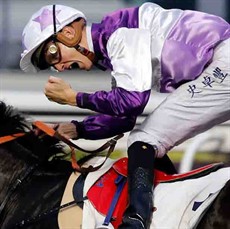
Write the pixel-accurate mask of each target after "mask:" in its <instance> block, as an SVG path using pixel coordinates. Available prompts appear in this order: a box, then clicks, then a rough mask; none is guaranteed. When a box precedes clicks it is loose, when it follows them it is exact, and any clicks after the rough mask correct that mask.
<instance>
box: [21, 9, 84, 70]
mask: <svg viewBox="0 0 230 229" xmlns="http://www.w3.org/2000/svg"><path fill="white" fill-rule="evenodd" d="M54 15H55V19H56V21H55V24H56V32H58V31H60V30H61V29H62V28H63V27H65V26H66V25H68V24H70V23H71V22H73V21H74V20H76V19H78V18H84V19H85V20H86V17H85V15H84V14H83V13H82V12H81V11H79V10H76V9H74V8H71V7H68V6H63V5H55V14H54V13H53V5H47V6H44V7H42V8H41V9H40V10H38V11H37V12H36V13H34V14H33V15H32V17H31V18H30V20H29V22H28V23H27V25H26V26H25V28H24V30H23V33H22V45H23V50H24V51H23V53H22V54H21V60H20V68H21V69H22V70H23V71H25V72H37V71H38V70H39V69H38V68H37V67H36V66H34V65H33V63H32V60H31V58H32V55H33V53H34V52H35V51H36V50H37V48H38V47H39V46H40V45H41V44H42V43H43V42H44V41H45V40H47V39H48V38H49V37H51V36H52V35H53V34H54V21H53V16H54Z"/></svg>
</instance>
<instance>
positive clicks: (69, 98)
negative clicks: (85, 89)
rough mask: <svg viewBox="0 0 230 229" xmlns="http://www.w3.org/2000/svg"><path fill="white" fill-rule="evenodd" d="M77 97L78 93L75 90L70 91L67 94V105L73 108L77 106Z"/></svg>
mask: <svg viewBox="0 0 230 229" xmlns="http://www.w3.org/2000/svg"><path fill="white" fill-rule="evenodd" d="M76 96H77V93H76V92H75V91H74V90H70V91H69V92H68V93H67V101H68V102H67V103H68V104H69V105H71V106H77V101H76Z"/></svg>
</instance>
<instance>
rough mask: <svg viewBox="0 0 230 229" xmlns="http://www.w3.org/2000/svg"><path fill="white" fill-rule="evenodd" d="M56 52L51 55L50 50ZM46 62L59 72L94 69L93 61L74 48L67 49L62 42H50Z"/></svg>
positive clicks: (47, 46) (46, 49) (46, 48)
mask: <svg viewBox="0 0 230 229" xmlns="http://www.w3.org/2000/svg"><path fill="white" fill-rule="evenodd" d="M55 47H56V52H55V53H54V54H51V53H50V51H49V50H52V48H53V49H55ZM45 60H46V62H47V63H48V64H49V65H50V66H53V67H54V68H55V69H57V70H58V71H60V72H61V71H64V70H71V69H74V68H80V69H84V70H90V69H91V68H92V65H93V63H92V61H90V60H89V59H88V58H87V57H86V56H84V55H83V54H81V53H80V52H78V51H77V50H76V49H75V48H73V47H67V46H65V45H64V44H62V43H60V42H55V43H53V42H52V41H51V42H49V43H48V44H47V45H46V47H45Z"/></svg>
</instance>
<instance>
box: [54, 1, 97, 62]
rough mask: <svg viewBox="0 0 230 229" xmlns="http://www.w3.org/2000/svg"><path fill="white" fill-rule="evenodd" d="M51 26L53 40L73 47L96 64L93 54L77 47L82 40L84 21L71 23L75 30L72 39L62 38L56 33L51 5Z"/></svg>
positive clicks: (60, 34)
mask: <svg viewBox="0 0 230 229" xmlns="http://www.w3.org/2000/svg"><path fill="white" fill-rule="evenodd" d="M53 24H54V35H53V37H54V39H57V40H58V41H59V42H61V43H63V44H64V45H66V46H68V47H74V48H75V49H76V50H77V51H78V52H80V53H81V54H82V55H84V56H86V57H87V58H88V59H89V60H90V61H92V62H93V63H95V62H96V60H95V59H96V58H95V54H94V53H93V52H91V51H89V50H88V49H86V48H84V47H82V46H80V45H79V43H80V41H81V38H82V29H83V28H84V26H85V20H84V19H83V18H82V19H80V20H79V21H78V22H76V23H73V27H74V29H75V34H74V37H73V38H72V39H69V38H68V37H66V36H64V34H62V33H60V32H57V31H56V15H55V5H53Z"/></svg>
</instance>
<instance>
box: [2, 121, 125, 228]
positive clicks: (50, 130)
mask: <svg viewBox="0 0 230 229" xmlns="http://www.w3.org/2000/svg"><path fill="white" fill-rule="evenodd" d="M33 126H35V127H36V128H38V129H40V130H41V131H43V132H44V133H45V134H47V135H49V136H51V137H54V138H56V139H58V140H59V141H62V142H64V143H66V144H67V145H68V146H69V147H70V149H71V159H72V167H73V169H74V170H75V171H77V172H80V173H85V174H87V173H89V172H93V171H96V170H98V169H99V168H101V167H102V166H103V164H104V163H105V162H106V160H107V159H108V157H109V156H110V154H111V153H112V152H113V150H114V148H115V145H116V143H117V140H118V139H120V138H121V137H123V136H124V135H123V134H121V135H117V136H116V137H114V138H112V139H110V140H109V141H107V142H106V143H105V144H103V145H102V146H101V147H99V148H98V149H96V150H85V149H83V148H81V147H79V146H77V145H76V144H75V143H73V142H72V141H70V140H69V139H67V138H65V137H63V136H62V135H60V134H59V133H58V132H57V131H55V130H54V129H53V128H51V127H49V126H47V125H46V124H45V123H43V122H41V121H35V122H33ZM25 135H26V133H24V132H23V133H16V134H12V135H7V136H3V137H0V144H3V143H6V142H9V141H13V140H15V139H17V138H20V137H23V136H25ZM107 148H108V152H107V155H106V157H105V160H104V161H103V162H102V163H101V164H100V165H98V166H95V167H93V166H92V165H90V166H88V167H81V166H80V165H79V164H78V163H77V161H76V156H75V152H74V149H78V150H80V151H83V152H86V153H90V154H91V156H92V154H93V155H97V154H98V153H100V152H102V151H104V150H105V149H107ZM89 156H90V155H88V156H86V157H89ZM38 165H39V164H38V163H37V164H34V165H32V166H30V167H29V168H28V169H27V170H26V171H25V172H24V173H22V174H20V175H19V178H17V179H16V180H15V181H14V182H13V185H12V186H11V187H10V189H9V191H8V192H7V195H6V197H5V199H4V200H3V202H2V203H1V205H0V216H1V214H2V212H3V210H4V208H5V206H6V204H7V202H8V200H9V198H10V197H11V196H12V194H13V193H14V192H15V191H16V189H18V187H19V186H21V184H22V183H23V182H24V181H25V180H26V179H27V178H28V177H29V176H30V175H31V174H32V173H33V172H34V171H35V169H36V168H37V167H38ZM82 201H84V199H83V200H81V201H79V203H80V202H82ZM75 204H78V202H76V201H71V202H69V203H66V204H64V205H61V206H59V207H56V208H54V209H51V210H49V211H46V212H44V213H42V214H39V215H37V216H36V217H32V218H28V219H26V220H22V221H21V222H20V223H18V224H17V226H18V227H22V226H24V225H25V224H28V223H33V222H36V221H38V220H39V219H41V218H44V217H47V216H48V215H52V214H54V213H56V212H58V211H60V210H61V209H64V208H66V207H70V206H72V205H75Z"/></svg>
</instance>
